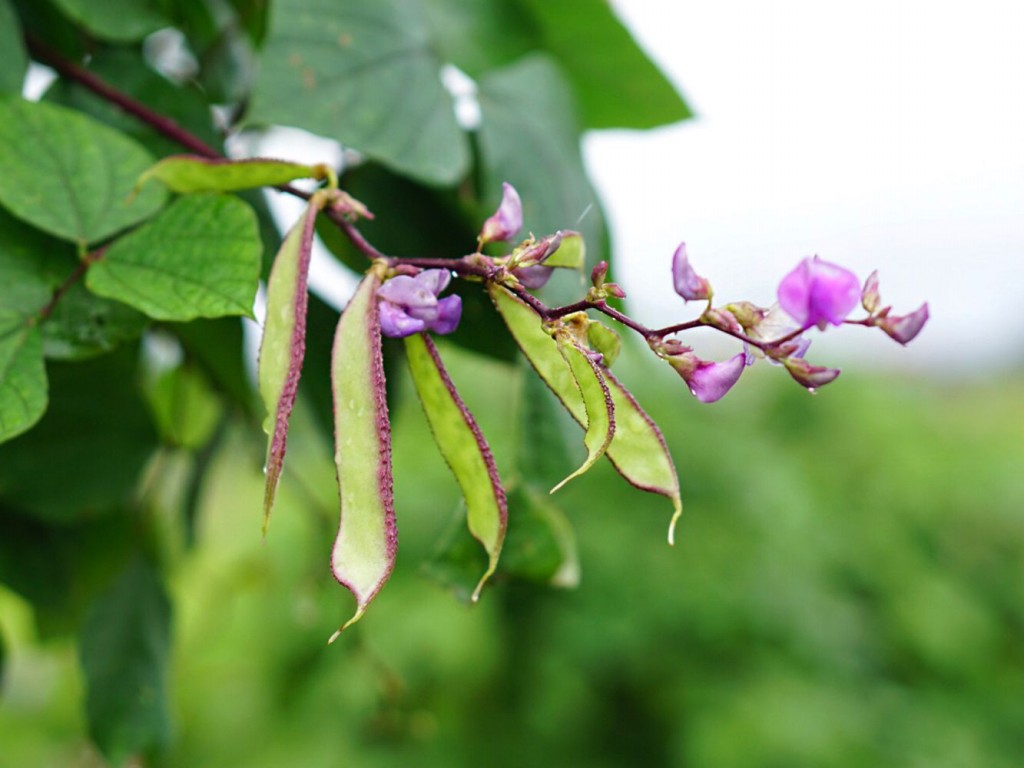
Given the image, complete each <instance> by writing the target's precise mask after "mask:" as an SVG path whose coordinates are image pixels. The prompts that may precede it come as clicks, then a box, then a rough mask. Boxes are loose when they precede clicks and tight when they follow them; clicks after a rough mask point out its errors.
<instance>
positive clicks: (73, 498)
mask: <svg viewBox="0 0 1024 768" xmlns="http://www.w3.org/2000/svg"><path fill="white" fill-rule="evenodd" d="M135 354H136V353H135V350H133V349H127V348H122V349H120V350H118V351H116V352H113V353H111V354H108V355H103V356H102V357H97V358H94V359H92V360H87V361H85V362H75V363H50V364H49V366H48V371H47V373H48V376H49V388H50V405H49V408H48V409H47V412H46V415H45V416H43V418H42V419H41V420H40V421H39V423H38V424H37V425H36V426H35V428H33V429H32V430H30V431H29V432H27V433H26V434H23V435H21V436H19V437H17V438H15V439H14V440H11V441H10V442H8V443H5V444H4V445H0V504H4V505H6V506H9V507H11V508H13V509H16V510H19V511H21V512H24V513H26V514H30V515H34V516H36V517H39V518H43V519H47V520H53V521H55V522H66V521H72V520H76V519H82V518H87V517H94V516H97V515H101V514H106V513H109V512H110V511H111V510H114V509H118V508H123V506H124V505H125V503H126V502H127V501H129V500H130V499H131V497H132V495H133V492H134V490H135V487H136V484H137V482H138V477H139V473H140V472H141V470H142V467H143V466H144V465H145V463H146V462H147V461H148V460H149V457H150V455H151V454H152V451H153V450H154V449H155V448H156V446H157V440H156V435H155V433H154V431H153V427H152V424H151V421H150V417H149V413H148V412H147V409H146V406H145V404H144V403H143V400H142V397H141V395H140V393H139V391H138V388H137V386H136V377H137V375H138V371H137V367H136V360H135Z"/></svg>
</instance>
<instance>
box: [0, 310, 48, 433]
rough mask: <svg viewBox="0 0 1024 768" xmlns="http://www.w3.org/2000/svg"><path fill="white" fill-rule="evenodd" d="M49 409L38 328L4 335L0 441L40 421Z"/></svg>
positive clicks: (0, 343)
mask: <svg viewBox="0 0 1024 768" xmlns="http://www.w3.org/2000/svg"><path fill="white" fill-rule="evenodd" d="M45 411H46V367H45V366H44V365H43V338H42V335H41V333H40V332H39V328H38V327H34V326H28V325H25V326H22V327H21V328H17V329H12V330H8V331H6V332H3V333H2V335H0V442H3V441H4V440H10V439H11V438H12V437H14V436H15V435H19V434H21V433H22V432H24V431H25V430H27V429H29V428H30V427H31V426H32V425H33V424H35V423H36V422H37V421H39V419H40V417H41V416H42V415H43V413H44V412H45Z"/></svg>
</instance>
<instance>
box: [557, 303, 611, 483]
mask: <svg viewBox="0 0 1024 768" xmlns="http://www.w3.org/2000/svg"><path fill="white" fill-rule="evenodd" d="M584 317H585V316H584ZM555 343H556V345H557V348H558V351H559V353H561V355H562V359H563V360H565V362H566V364H567V365H568V366H569V371H570V372H571V373H572V378H573V381H574V382H575V383H576V388H577V389H578V390H579V393H580V396H581V397H582V399H583V408H584V410H585V411H586V423H585V424H584V423H583V422H580V423H581V424H582V425H583V426H584V429H585V430H586V432H585V434H584V435H583V445H584V447H585V448H586V449H587V457H586V459H584V461H583V463H582V464H581V465H580V466H579V468H578V469H576V470H575V471H574V472H572V473H571V474H569V475H568V476H567V477H565V478H564V479H563V480H562V481H561V482H560V483H558V484H557V485H556V486H555V487H554V488H552V489H551V493H554V492H555V491H557V490H559V489H560V488H561V487H562V486H564V485H565V484H566V483H568V482H569V481H570V480H572V479H573V478H576V477H579V476H580V475H582V474H583V473H584V472H586V471H587V470H588V469H590V468H591V467H592V466H594V463H595V462H596V461H597V460H598V459H600V458H601V457H602V456H604V454H605V451H607V450H608V446H609V445H610V444H611V442H612V438H613V437H614V436H615V405H614V404H613V402H612V395H611V392H610V391H609V389H608V384H607V382H606V381H605V377H604V372H603V370H602V368H601V366H600V365H599V364H598V362H597V360H596V358H597V357H599V354H594V353H593V352H591V351H590V350H589V349H586V348H584V347H582V346H581V345H579V344H578V343H576V342H575V341H574V339H573V336H572V334H570V333H567V332H564V331H563V332H557V333H556V334H555Z"/></svg>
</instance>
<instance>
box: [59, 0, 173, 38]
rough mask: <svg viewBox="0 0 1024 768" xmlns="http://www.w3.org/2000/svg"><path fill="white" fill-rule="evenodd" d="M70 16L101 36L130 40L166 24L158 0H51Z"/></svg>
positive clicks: (165, 18) (141, 36)
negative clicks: (98, 0) (100, 0)
mask: <svg viewBox="0 0 1024 768" xmlns="http://www.w3.org/2000/svg"><path fill="white" fill-rule="evenodd" d="M54 3H56V5H57V6H59V7H60V9H61V10H62V11H63V12H64V14H65V15H67V16H68V18H71V19H73V20H75V21H76V22H78V23H79V24H81V25H82V26H83V27H85V28H86V29H88V30H89V31H90V32H92V33H93V34H94V35H96V36H97V37H99V38H102V39H104V40H114V41H117V42H134V41H135V40H141V39H142V38H144V37H145V36H146V35H148V34H149V33H150V32H156V31H157V30H158V29H162V28H163V27H167V26H170V23H171V22H170V21H169V20H168V18H167V17H166V16H164V15H163V14H162V13H161V12H160V3H159V2H158V0H102V2H96V1H95V0H54Z"/></svg>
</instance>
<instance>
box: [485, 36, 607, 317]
mask: <svg viewBox="0 0 1024 768" xmlns="http://www.w3.org/2000/svg"><path fill="white" fill-rule="evenodd" d="M480 107H481V110H482V112H483V124H482V126H481V128H480V149H481V159H482V161H483V190H484V193H485V194H484V198H485V199H484V206H483V210H485V211H491V210H494V208H495V207H497V204H498V202H499V199H500V196H501V183H502V182H503V181H507V182H509V183H510V184H512V185H513V186H514V187H515V188H516V189H517V190H518V191H519V196H520V197H521V198H522V201H523V230H524V231H527V232H534V233H535V234H537V235H545V234H549V233H552V232H554V231H556V230H559V229H573V230H577V231H579V232H580V233H581V234H582V235H583V238H584V240H585V241H586V244H587V256H588V257H589V259H590V264H589V265H588V266H590V265H592V264H593V263H596V262H597V261H599V260H600V259H602V258H604V253H605V230H604V221H603V216H602V213H601V208H600V203H599V201H598V199H597V195H596V194H595V192H594V190H593V188H592V187H591V186H590V182H589V181H588V180H587V175H586V171H585V170H584V167H583V160H582V158H581V156H580V146H579V126H578V124H577V122H576V118H575V114H574V110H573V96H572V91H571V89H570V87H569V85H568V84H567V83H566V81H565V77H564V76H563V74H562V72H561V70H560V69H559V67H558V65H557V64H555V62H554V61H552V60H551V59H550V58H549V57H547V56H544V55H540V54H538V55H534V56H530V57H528V58H525V59H522V60H520V61H519V62H517V63H515V64H513V65H512V66H509V67H506V68H504V69H501V70H496V71H494V72H491V73H488V74H487V75H486V76H484V77H483V78H481V80H480ZM551 287H552V288H555V285H554V281H552V286H551ZM549 295H550V293H549ZM554 295H555V297H556V298H557V299H558V300H564V301H566V302H568V301H573V300H575V299H577V298H579V285H578V284H577V285H574V286H573V287H572V288H571V290H565V291H564V292H563V293H558V292H557V291H556V292H555V294H554Z"/></svg>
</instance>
